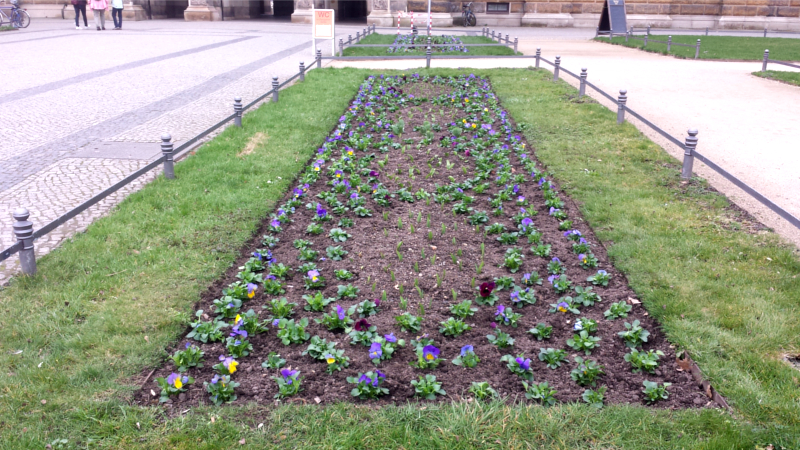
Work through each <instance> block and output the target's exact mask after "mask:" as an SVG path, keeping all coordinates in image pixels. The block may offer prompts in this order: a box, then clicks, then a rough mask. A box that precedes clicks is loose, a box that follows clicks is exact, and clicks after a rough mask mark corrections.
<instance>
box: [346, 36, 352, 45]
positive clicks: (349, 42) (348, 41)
mask: <svg viewBox="0 0 800 450" xmlns="http://www.w3.org/2000/svg"><path fill="white" fill-rule="evenodd" d="M352 43H353V35H352V34H348V35H347V45H350V44H352Z"/></svg>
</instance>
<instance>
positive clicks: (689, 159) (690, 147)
mask: <svg viewBox="0 0 800 450" xmlns="http://www.w3.org/2000/svg"><path fill="white" fill-rule="evenodd" d="M695 148H697V129H696V128H691V129H689V136H686V140H685V141H684V144H683V167H682V168H681V178H683V179H684V180H688V179H689V178H691V177H692V166H693V165H694V153H693V152H694V149H695Z"/></svg>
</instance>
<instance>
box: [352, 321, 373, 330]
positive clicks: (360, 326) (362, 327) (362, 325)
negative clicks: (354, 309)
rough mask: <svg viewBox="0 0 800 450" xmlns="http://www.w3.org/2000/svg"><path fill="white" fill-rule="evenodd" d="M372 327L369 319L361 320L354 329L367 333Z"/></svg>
mask: <svg viewBox="0 0 800 450" xmlns="http://www.w3.org/2000/svg"><path fill="white" fill-rule="evenodd" d="M371 326H372V325H370V324H369V322H367V319H360V320H358V321H356V324H355V327H354V328H355V329H356V331H367V330H369V327H371Z"/></svg>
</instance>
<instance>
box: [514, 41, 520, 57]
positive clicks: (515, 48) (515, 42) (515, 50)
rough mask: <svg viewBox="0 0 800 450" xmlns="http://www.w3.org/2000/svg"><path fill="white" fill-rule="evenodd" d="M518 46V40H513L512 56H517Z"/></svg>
mask: <svg viewBox="0 0 800 450" xmlns="http://www.w3.org/2000/svg"><path fill="white" fill-rule="evenodd" d="M518 45H519V38H514V54H515V55H516V54H517V46H518Z"/></svg>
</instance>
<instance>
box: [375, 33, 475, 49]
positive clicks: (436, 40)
mask: <svg viewBox="0 0 800 450" xmlns="http://www.w3.org/2000/svg"><path fill="white" fill-rule="evenodd" d="M431 44H437V45H446V47H433V46H431V53H444V52H462V53H467V52H469V48H467V47H464V43H463V42H461V39H459V38H457V37H456V36H447V35H442V36H431ZM427 46H428V36H427V35H421V34H420V35H414V34H399V35H397V37H396V38H395V40H394V42H393V43H392V45H391V46H390V47H389V49H388V50H386V51H387V52H389V53H406V52H425V49H426V47H427Z"/></svg>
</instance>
